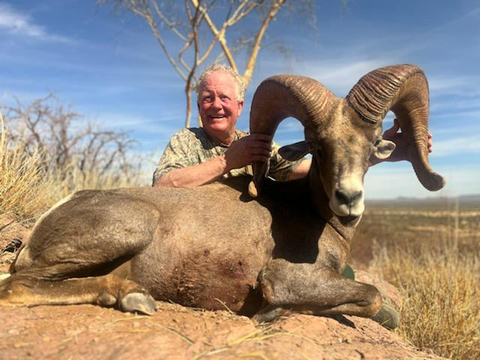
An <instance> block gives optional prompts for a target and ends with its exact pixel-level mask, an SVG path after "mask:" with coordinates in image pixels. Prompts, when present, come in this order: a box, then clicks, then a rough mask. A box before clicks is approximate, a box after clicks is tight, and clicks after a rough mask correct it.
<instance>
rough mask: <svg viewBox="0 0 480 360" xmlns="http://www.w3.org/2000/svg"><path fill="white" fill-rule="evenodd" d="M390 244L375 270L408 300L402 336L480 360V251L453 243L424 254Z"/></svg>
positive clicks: (420, 344)
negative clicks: (461, 249)
mask: <svg viewBox="0 0 480 360" xmlns="http://www.w3.org/2000/svg"><path fill="white" fill-rule="evenodd" d="M412 249H413V248H411V247H408V246H407V247H405V246H402V247H400V246H390V247H389V249H388V251H387V249H386V247H383V248H382V250H381V251H377V254H376V256H375V258H376V261H375V263H374V264H373V265H372V267H373V268H374V269H372V270H374V271H378V270H380V271H381V272H382V273H383V275H384V277H385V279H386V280H388V281H390V282H391V283H393V284H394V285H396V286H398V288H399V289H400V291H401V293H402V294H403V296H404V300H403V303H402V306H401V309H400V312H401V324H400V326H399V328H398V329H397V330H396V331H398V333H399V335H401V336H402V337H403V338H405V339H407V340H408V341H409V342H411V343H412V344H414V345H415V346H417V347H419V348H430V349H432V350H433V351H434V352H435V353H436V354H438V355H440V356H444V357H448V358H454V359H480V326H479V324H480V302H479V301H478V297H479V296H480V255H479V254H480V252H479V251H478V250H479V249H478V245H477V246H476V251H472V252H469V253H461V252H458V251H456V250H455V247H454V246H451V244H448V245H447V244H445V246H442V247H432V246H430V245H429V244H428V241H427V242H425V243H424V245H423V246H422V247H421V250H420V251H418V248H417V249H416V250H412Z"/></svg>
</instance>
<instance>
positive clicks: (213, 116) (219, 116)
mask: <svg viewBox="0 0 480 360" xmlns="http://www.w3.org/2000/svg"><path fill="white" fill-rule="evenodd" d="M224 117H225V115H210V118H211V119H223V118H224Z"/></svg>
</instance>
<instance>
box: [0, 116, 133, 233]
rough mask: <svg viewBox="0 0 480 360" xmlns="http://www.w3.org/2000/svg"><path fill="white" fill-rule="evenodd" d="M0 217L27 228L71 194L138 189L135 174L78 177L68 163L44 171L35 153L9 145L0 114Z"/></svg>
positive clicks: (40, 158)
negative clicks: (12, 220) (130, 175)
mask: <svg viewBox="0 0 480 360" xmlns="http://www.w3.org/2000/svg"><path fill="white" fill-rule="evenodd" d="M0 130H1V134H0V174H1V176H0V214H4V215H7V216H8V217H11V218H13V219H15V220H17V221H19V222H22V223H26V224H29V223H31V222H33V221H34V220H35V219H36V218H38V216H39V215H40V214H42V213H43V212H44V211H45V210H47V209H48V208H49V207H50V206H52V205H53V204H55V203H56V202H57V201H59V200H60V199H62V198H63V197H65V196H67V195H68V194H70V193H71V192H73V191H77V190H82V189H108V188H116V187H129V186H138V185H140V181H139V178H140V177H139V176H138V174H133V175H132V177H129V178H127V177H121V178H119V177H118V174H117V173H115V171H113V170H112V171H110V172H107V173H100V172H96V171H89V172H87V173H82V172H81V171H80V170H79V169H78V167H76V166H75V164H74V163H73V162H72V164H70V165H67V166H66V167H65V168H63V169H61V171H60V170H59V169H54V168H51V167H50V168H48V167H47V166H46V165H45V164H46V162H45V160H43V159H42V156H41V154H40V153H39V152H38V151H35V152H33V153H31V151H27V150H26V147H25V145H24V144H23V143H22V142H16V143H15V144H13V145H12V144H9V143H8V141H7V132H8V129H6V128H5V124H4V121H3V117H2V115H1V114H0Z"/></svg>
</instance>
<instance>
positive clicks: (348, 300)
mask: <svg viewBox="0 0 480 360" xmlns="http://www.w3.org/2000/svg"><path fill="white" fill-rule="evenodd" d="M260 284H261V287H262V291H263V296H264V298H265V300H266V301H267V302H268V303H269V304H270V305H271V307H270V309H268V310H267V311H264V312H262V313H259V314H258V315H257V316H256V319H257V320H259V321H268V320H272V319H273V317H275V316H278V315H280V314H281V313H282V311H283V312H284V311H285V310H284V309H288V310H292V311H295V312H299V313H304V314H312V315H336V314H345V315H356V316H362V317H370V318H373V317H374V316H375V315H377V314H378V312H379V311H380V309H381V305H382V300H381V296H380V293H379V291H378V290H377V289H376V288H375V287H374V286H372V285H368V284H363V283H359V282H357V281H354V280H351V279H347V278H345V277H343V276H341V275H340V274H338V273H336V272H335V271H333V270H331V269H329V268H319V266H318V265H317V264H295V263H289V262H287V261H285V260H283V259H275V260H272V261H271V262H270V263H269V264H268V266H267V267H266V269H265V270H264V271H263V273H262V275H261V277H260ZM282 309H283V310H282Z"/></svg>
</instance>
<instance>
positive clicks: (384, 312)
mask: <svg viewBox="0 0 480 360" xmlns="http://www.w3.org/2000/svg"><path fill="white" fill-rule="evenodd" d="M372 319H373V320H374V321H376V322H377V323H379V324H380V325H382V326H383V327H384V328H387V329H390V330H393V329H395V328H397V326H398V323H399V316H398V312H397V311H396V310H395V309H394V308H392V307H391V306H388V305H386V304H382V308H381V309H380V311H379V312H378V313H377V315H375V316H374V317H373V318H372Z"/></svg>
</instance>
